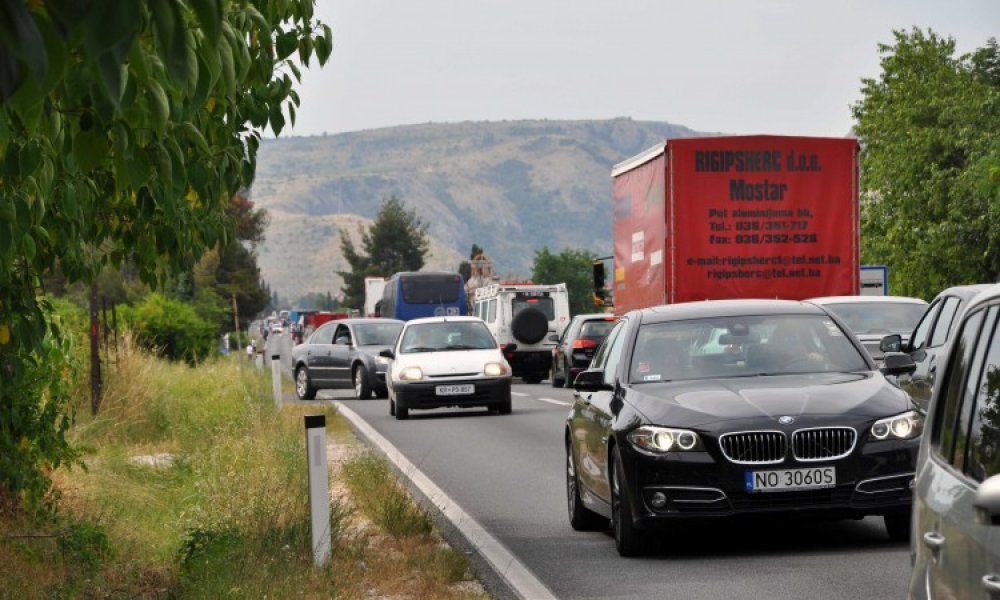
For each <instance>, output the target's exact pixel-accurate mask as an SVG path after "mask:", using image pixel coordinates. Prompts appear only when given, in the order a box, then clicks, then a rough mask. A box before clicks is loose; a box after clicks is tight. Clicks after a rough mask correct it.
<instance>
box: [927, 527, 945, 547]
mask: <svg viewBox="0 0 1000 600" xmlns="http://www.w3.org/2000/svg"><path fill="white" fill-rule="evenodd" d="M924 545H925V546H927V547H928V548H930V549H931V550H932V551H934V552H937V551H938V550H940V549H941V546H944V536H943V535H941V534H940V533H938V532H936V531H928V532H927V533H925V534H924Z"/></svg>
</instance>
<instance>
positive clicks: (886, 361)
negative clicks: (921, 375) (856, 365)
mask: <svg viewBox="0 0 1000 600" xmlns="http://www.w3.org/2000/svg"><path fill="white" fill-rule="evenodd" d="M896 337H899V336H896ZM880 370H881V371H882V372H883V373H885V374H886V375H908V374H911V373H913V372H914V371H916V370H917V363H915V362H913V357H911V356H910V355H909V354H905V353H902V352H889V353H888V354H886V355H885V356H883V357H882V368H881V369H880Z"/></svg>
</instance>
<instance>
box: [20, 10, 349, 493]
mask: <svg viewBox="0 0 1000 600" xmlns="http://www.w3.org/2000/svg"><path fill="white" fill-rule="evenodd" d="M312 11H313V2H312V1H311V0H304V1H301V2H287V1H279V0H259V1H257V2H239V3H237V2H225V1H223V0H153V1H150V2H124V3H122V2H118V1H117V0H90V1H87V2H78V1H69V0H38V1H36V2H24V1H23V0H0V14H2V15H3V18H2V19H0V364H3V365H4V366H5V368H6V369H7V371H8V374H9V376H8V377H5V378H4V386H10V387H11V388H13V389H15V390H18V391H17V392H16V393H13V394H7V393H6V390H4V391H5V393H4V395H3V399H4V401H3V403H0V445H2V448H0V449H2V450H6V449H7V447H9V446H17V445H19V443H20V442H19V441H18V440H21V439H25V438H28V439H41V440H48V441H50V442H55V443H40V444H38V449H37V451H36V452H33V453H23V452H18V453H15V454H13V457H14V458H13V459H8V460H9V461H11V462H14V463H16V464H12V465H11V467H12V469H13V470H12V471H8V470H6V469H5V470H4V471H3V475H2V476H0V477H2V479H0V485H2V486H3V487H5V488H6V489H7V490H8V491H11V492H15V493H21V492H23V491H25V490H28V489H30V490H31V494H30V495H31V496H32V498H33V499H34V500H37V499H38V496H39V491H40V490H41V487H44V486H42V485H41V484H40V482H41V481H43V480H44V478H45V476H44V471H45V469H46V465H47V464H51V463H58V462H59V460H60V456H62V454H64V450H65V444H64V443H62V442H60V441H59V440H61V439H62V432H63V431H64V428H63V427H62V425H60V423H62V421H61V420H60V418H58V417H57V416H54V415H53V414H50V413H51V412H52V411H54V412H55V414H56V415H58V413H59V405H60V403H61V402H63V401H64V398H63V397H61V396H59V391H60V390H59V384H58V381H59V379H60V377H59V375H58V371H52V370H51V366H50V365H53V364H54V365H58V364H60V363H61V362H63V361H64V357H61V356H59V352H60V349H61V348H63V345H62V341H61V340H60V339H59V337H58V331H57V330H56V329H52V328H50V327H49V323H50V320H49V319H48V318H47V316H46V314H45V312H46V307H45V305H44V303H42V302H41V301H40V300H39V297H40V294H39V287H40V277H41V276H42V275H43V274H45V273H51V272H55V271H57V270H58V271H59V272H61V273H62V275H63V276H64V277H65V279H66V281H67V282H68V283H69V284H72V283H75V282H84V283H89V282H91V281H93V280H94V278H95V277H96V276H97V275H98V273H99V272H100V271H101V269H102V267H104V266H107V265H111V266H114V267H120V266H121V265H123V264H128V265H129V266H130V268H132V269H134V272H135V273H136V274H137V276H138V278H139V280H140V281H142V282H144V283H146V284H149V285H155V284H156V283H158V282H162V281H163V279H164V278H165V277H166V276H167V275H168V274H169V273H171V272H173V273H177V272H183V271H186V270H188V269H190V267H191V265H192V264H193V263H194V262H195V261H196V260H197V258H199V257H200V256H201V255H202V253H203V252H204V251H205V250H206V249H208V248H211V247H214V246H215V245H216V244H218V243H223V244H224V243H226V242H227V241H228V240H229V239H230V238H231V237H232V234H233V231H232V230H233V227H234V224H233V222H232V219H231V218H228V217H227V215H226V209H227V206H228V205H229V203H230V202H231V199H232V198H233V195H234V193H235V192H236V191H238V190H240V189H243V188H245V187H247V186H249V184H250V182H251V180H252V179H253V175H254V169H255V165H256V155H257V148H258V146H259V143H260V138H261V135H262V132H263V130H265V129H266V128H269V129H270V130H271V131H273V132H274V133H275V134H278V133H280V132H281V130H282V129H283V127H284V125H285V122H286V115H287V118H288V119H290V120H291V121H292V122H294V119H295V108H296V107H297V106H298V103H299V99H298V95H297V94H296V92H295V91H294V89H293V86H294V83H295V81H298V80H300V71H299V67H298V65H297V64H296V62H298V63H299V64H302V65H308V64H309V63H310V62H311V60H312V59H313V57H314V56H315V58H317V59H318V60H319V62H320V63H321V64H322V63H325V61H326V59H327V58H328V57H329V54H330V52H331V49H332V41H331V37H332V35H331V32H330V30H329V28H328V27H326V26H324V25H322V24H320V23H318V22H316V21H315V20H314V19H313V15H312ZM43 364H44V366H41V369H42V370H41V371H39V366H40V365H43ZM33 392H34V393H33ZM5 456H11V455H8V454H6V453H5ZM12 472H13V473H17V474H18V475H17V476H16V477H8V474H9V473H12ZM25 486H27V487H25Z"/></svg>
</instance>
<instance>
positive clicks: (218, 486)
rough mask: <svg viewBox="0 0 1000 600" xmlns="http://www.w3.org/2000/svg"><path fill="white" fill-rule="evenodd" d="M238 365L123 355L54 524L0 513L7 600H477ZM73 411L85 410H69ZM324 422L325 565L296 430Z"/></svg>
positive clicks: (366, 468)
mask: <svg viewBox="0 0 1000 600" xmlns="http://www.w3.org/2000/svg"><path fill="white" fill-rule="evenodd" d="M238 356H239V355H238V354H237V355H234V356H231V357H220V358H218V359H214V360H210V361H208V362H206V363H203V364H201V365H199V366H198V367H197V368H191V367H189V366H188V365H187V364H185V363H184V362H168V361H165V360H163V359H160V358H157V357H154V356H153V355H151V354H149V353H147V352H145V351H142V350H138V349H136V348H134V347H131V348H130V349H128V350H124V351H122V352H120V353H119V362H118V364H117V366H115V367H113V368H111V369H109V370H108V376H107V381H106V387H105V392H104V399H103V405H102V410H101V412H100V413H99V414H98V416H96V417H94V416H91V415H90V414H89V412H88V411H86V410H83V409H84V406H83V405H82V402H83V401H81V406H80V407H79V409H80V410H79V412H80V417H79V418H78V419H77V421H76V423H75V425H74V426H73V427H72V428H71V429H70V430H69V431H68V432H67V438H68V439H69V440H70V442H71V443H72V444H73V445H74V446H75V447H77V448H79V449H80V451H81V459H82V462H83V465H82V466H76V467H74V468H71V469H59V470H57V471H55V472H53V473H52V474H51V477H52V480H53V483H54V486H53V492H54V493H56V494H58V495H59V496H60V501H59V507H58V509H57V510H54V511H53V512H51V513H49V514H47V515H39V514H29V513H27V512H25V511H22V510H19V509H18V508H17V507H16V506H15V505H13V503H8V504H7V505H5V506H2V507H0V581H2V582H4V584H3V586H2V590H0V597H3V598H61V597H84V598H218V597H223V596H228V597H241V598H265V597H273V598H288V597H306V598H309V597H323V598H358V597H364V596H374V597H384V596H391V597H394V598H481V597H486V595H485V593H484V592H483V590H482V588H481V587H480V586H479V584H478V583H477V582H475V581H474V579H473V577H472V575H471V573H470V571H469V567H468V563H467V561H466V559H465V556H464V555H463V554H461V553H457V552H455V551H453V550H451V549H450V548H449V547H448V546H447V545H445V544H443V542H442V541H441V540H440V538H439V537H437V536H436V534H435V533H434V531H433V528H432V525H431V521H430V519H429V517H428V515H427V513H426V512H425V511H424V510H423V509H422V508H421V507H419V506H418V505H417V504H415V503H414V502H413V500H412V499H411V498H410V496H409V495H408V493H407V492H406V489H405V487H403V486H402V484H401V483H400V482H399V481H398V480H397V479H396V477H395V475H394V473H393V472H392V471H391V470H390V469H389V467H388V466H387V465H386V463H385V462H384V461H383V460H382V459H381V458H379V457H377V456H376V455H374V454H371V453H369V452H366V451H363V450H362V448H361V447H360V446H359V445H358V444H357V442H356V441H355V439H354V437H353V434H352V433H351V431H350V429H349V428H348V427H347V426H346V424H345V422H344V421H343V420H342V419H340V418H339V417H338V416H337V415H336V414H335V413H334V412H333V411H332V409H330V408H328V407H327V408H324V407H323V406H322V405H320V404H314V405H301V404H286V405H285V407H284V409H283V410H282V411H281V412H280V413H279V412H277V411H276V409H275V407H274V403H273V400H272V398H271V394H270V390H271V387H270V381H269V376H270V374H269V372H268V371H266V370H258V369H255V368H251V367H249V366H247V365H246V363H241V361H240V358H238ZM80 397H81V398H84V397H85V396H80ZM319 412H323V413H325V414H326V415H327V419H328V421H327V422H328V442H329V455H330V457H331V459H332V460H331V465H332V468H331V471H332V476H331V488H332V489H333V494H332V497H331V511H330V514H331V517H330V530H331V537H332V546H333V554H332V561H331V564H329V565H328V566H325V567H322V568H315V567H314V566H313V562H312V552H311V548H310V544H311V534H310V529H309V527H310V525H309V507H308V481H307V478H308V475H307V470H306V466H305V435H304V429H303V416H304V415H306V414H315V413H319Z"/></svg>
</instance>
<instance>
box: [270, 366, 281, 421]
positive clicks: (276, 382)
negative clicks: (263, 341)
mask: <svg viewBox="0 0 1000 600" xmlns="http://www.w3.org/2000/svg"><path fill="white" fill-rule="evenodd" d="M271 386H272V387H273V389H274V407H275V408H277V409H278V410H281V400H282V398H281V355H280V354H272V355H271Z"/></svg>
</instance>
